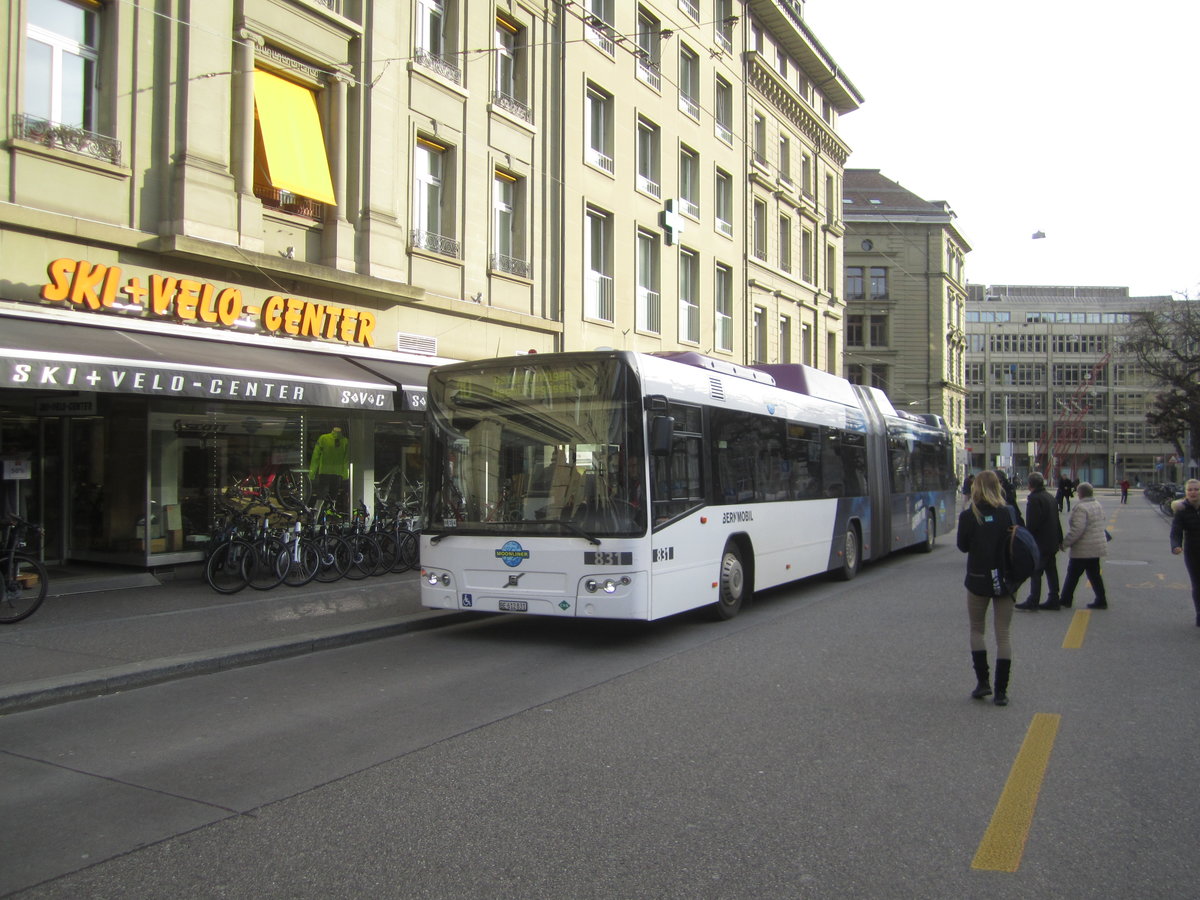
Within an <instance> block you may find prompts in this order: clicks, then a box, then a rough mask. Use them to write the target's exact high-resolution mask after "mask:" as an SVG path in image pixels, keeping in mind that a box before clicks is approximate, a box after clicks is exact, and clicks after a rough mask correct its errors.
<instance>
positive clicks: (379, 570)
mask: <svg viewBox="0 0 1200 900" xmlns="http://www.w3.org/2000/svg"><path fill="white" fill-rule="evenodd" d="M371 540H373V541H374V542H375V545H376V546H377V547H378V548H379V557H378V558H377V559H376V560H375V568H374V569H372V570H371V574H372V575H383V574H384V573H385V572H390V571H392V568H393V567H394V566H395V565H396V560H397V558H399V555H400V545H399V543H398V542H397V541H396V537H395V535H392V534H388V533H387V532H386V531H377V532H375V533H374V534H372V535H371Z"/></svg>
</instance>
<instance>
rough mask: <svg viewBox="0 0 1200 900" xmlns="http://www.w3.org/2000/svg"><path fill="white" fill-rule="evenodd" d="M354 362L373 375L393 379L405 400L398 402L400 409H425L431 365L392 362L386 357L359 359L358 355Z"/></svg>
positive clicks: (419, 410)
mask: <svg viewBox="0 0 1200 900" xmlns="http://www.w3.org/2000/svg"><path fill="white" fill-rule="evenodd" d="M354 363H355V365H359V366H362V367H363V368H364V369H366V370H367V371H368V372H370V373H371V374H373V375H378V376H380V377H381V378H385V379H387V380H388V381H391V382H392V383H394V384H395V385H396V387H398V388H399V389H400V395H401V399H402V401H403V402H402V403H397V404H396V407H397V408H398V409H407V410H411V411H413V412H424V411H425V397H426V394H427V393H428V385H429V368H430V367H429V366H418V365H415V364H413V363H401V362H391V361H389V360H385V359H359V358H358V357H354Z"/></svg>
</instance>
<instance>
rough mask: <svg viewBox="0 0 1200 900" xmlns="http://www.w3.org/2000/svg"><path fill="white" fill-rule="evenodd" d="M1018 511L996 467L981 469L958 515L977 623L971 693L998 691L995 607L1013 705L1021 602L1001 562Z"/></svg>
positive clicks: (1004, 678) (1001, 685)
mask: <svg viewBox="0 0 1200 900" xmlns="http://www.w3.org/2000/svg"><path fill="white" fill-rule="evenodd" d="M1017 518H1018V516H1017V514H1016V510H1015V509H1013V508H1012V507H1010V506H1008V505H1007V504H1005V502H1004V494H1003V493H1002V492H1001V488H1000V479H999V478H998V477H997V476H996V473H995V472H992V471H990V470H988V471H983V472H980V473H979V474H978V475H976V476H975V483H974V484H973V485H971V505H970V506H969V507H967V508H966V509H965V510H963V511H962V513H960V514H959V517H958V549H959V550H961V551H962V552H963V553H965V554H967V577H966V579H965V580H964V581H963V585H964V586H965V587H966V589H967V618H968V620H969V621H970V625H971V664H972V665H973V666H974V668H975V679H976V685H975V690H973V691H971V696H972V697H974V698H975V699H976V700H982V699H983V698H984V697H986V696H988V695H989V694H991V693H992V686H991V684H989V683H988V676H989V675H990V672H989V670H988V659H987V641H986V635H987V611H988V606H989V604H990V605H991V607H992V623H993V628H994V630H995V632H996V696H995V699H994V700H993V702H994V703H995V704H996V705H997V706H1007V705H1008V678H1009V673H1010V671H1011V669H1012V637H1011V634H1010V632H1011V628H1012V617H1013V607H1014V605H1015V604H1016V600H1015V598H1014V597H1013V596H1012V594H1006V593H1005V592H1004V587H1003V585H1002V583H1001V579H1000V564H1001V561H1002V557H1003V553H1004V541H1005V538H1006V537H1007V536H1008V528H1009V526H1010V525H1012V524H1013V523H1014V522H1016V521H1017Z"/></svg>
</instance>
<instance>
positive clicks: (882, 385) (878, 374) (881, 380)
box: [871, 366, 888, 391]
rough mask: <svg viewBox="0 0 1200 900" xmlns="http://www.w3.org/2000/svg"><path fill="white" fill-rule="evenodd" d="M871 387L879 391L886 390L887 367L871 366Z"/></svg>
mask: <svg viewBox="0 0 1200 900" xmlns="http://www.w3.org/2000/svg"><path fill="white" fill-rule="evenodd" d="M871 387H873V388H879V390H881V391H886V390H887V389H888V367H887V366H871Z"/></svg>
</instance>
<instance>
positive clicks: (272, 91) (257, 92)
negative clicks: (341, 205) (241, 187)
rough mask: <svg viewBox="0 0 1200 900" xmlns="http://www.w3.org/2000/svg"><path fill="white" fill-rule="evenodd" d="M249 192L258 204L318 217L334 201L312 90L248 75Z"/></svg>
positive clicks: (259, 72) (270, 77)
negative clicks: (250, 80) (251, 111)
mask: <svg viewBox="0 0 1200 900" xmlns="http://www.w3.org/2000/svg"><path fill="white" fill-rule="evenodd" d="M254 110H255V115H254V194H255V196H256V197H258V198H259V199H260V200H262V202H263V205H264V206H266V207H269V208H271V209H279V210H283V211H284V212H288V213H292V214H294V215H300V216H305V217H307V218H311V219H319V218H321V216H322V212H323V209H322V205H321V204H325V203H327V204H333V203H335V202H336V200H335V198H334V195H333V179H332V178H331V177H330V174H329V160H328V157H327V156H326V155H325V136H324V133H323V129H322V127H321V117H320V113H319V112H318V111H317V97H316V94H315V93H314V92H313V91H312V90H310V89H309V88H306V87H304V86H303V85H299V84H296V83H295V82H292V81H287V80H285V79H283V78H280V77H278V76H276V75H272V74H271V73H270V72H265V71H263V70H261V69H259V70H256V71H255V73H254Z"/></svg>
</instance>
